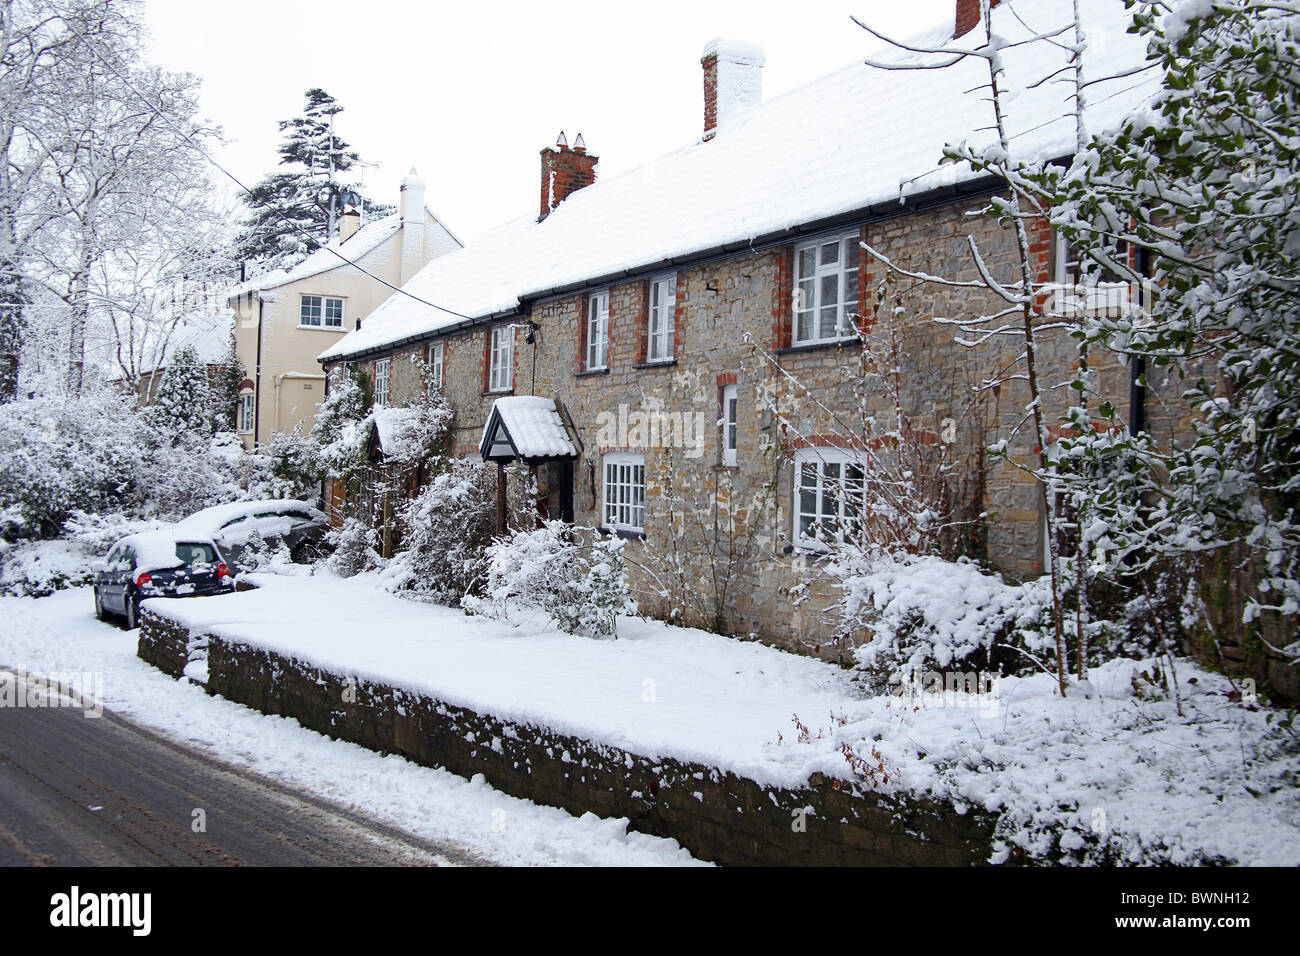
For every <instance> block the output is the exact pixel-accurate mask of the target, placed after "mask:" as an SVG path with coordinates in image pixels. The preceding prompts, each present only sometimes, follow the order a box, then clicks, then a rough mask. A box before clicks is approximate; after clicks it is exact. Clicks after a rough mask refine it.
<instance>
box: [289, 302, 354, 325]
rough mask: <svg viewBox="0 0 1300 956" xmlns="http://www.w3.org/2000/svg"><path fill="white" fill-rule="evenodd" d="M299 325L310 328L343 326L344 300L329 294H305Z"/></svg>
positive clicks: (299, 315)
mask: <svg viewBox="0 0 1300 956" xmlns="http://www.w3.org/2000/svg"><path fill="white" fill-rule="evenodd" d="M298 325H299V326H302V327H305V328H310V329H341V328H343V300H342V299H338V298H335V297H334V296H328V295H304V296H303V297H302V304H301V306H300V308H299V312H298Z"/></svg>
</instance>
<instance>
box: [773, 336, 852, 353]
mask: <svg viewBox="0 0 1300 956" xmlns="http://www.w3.org/2000/svg"><path fill="white" fill-rule="evenodd" d="M861 344H862V339H861V338H860V337H859V336H856V335H846V336H845V337H844V338H842V339H830V340H829V341H826V342H805V343H803V344H800V345H790V346H787V347H786V348H783V349H777V350H776V354H777V355H795V354H797V353H799V352H818V351H821V350H822V349H839V348H844V347H846V346H854V345H861Z"/></svg>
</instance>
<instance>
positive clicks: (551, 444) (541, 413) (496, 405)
mask: <svg viewBox="0 0 1300 956" xmlns="http://www.w3.org/2000/svg"><path fill="white" fill-rule="evenodd" d="M478 447H479V454H480V455H482V456H483V460H484V461H495V462H499V463H500V462H507V461H524V462H527V463H528V464H530V465H537V464H541V463H542V462H546V461H557V460H564V459H573V458H577V457H578V449H577V446H576V444H575V443H574V440H573V436H572V435H570V434H569V429H568V428H567V427H566V425H565V423H564V418H563V417H562V416H561V415H560V410H559V408H557V407H556V404H555V402H554V401H553V400H552V399H549V398H540V397H538V396H536V395H509V396H506V397H504V398H498V399H497V400H496V401H495V402H493V404H492V414H491V415H489V416H488V420H487V424H486V425H484V426H483V437H482V439H481V440H480V441H479V446H478Z"/></svg>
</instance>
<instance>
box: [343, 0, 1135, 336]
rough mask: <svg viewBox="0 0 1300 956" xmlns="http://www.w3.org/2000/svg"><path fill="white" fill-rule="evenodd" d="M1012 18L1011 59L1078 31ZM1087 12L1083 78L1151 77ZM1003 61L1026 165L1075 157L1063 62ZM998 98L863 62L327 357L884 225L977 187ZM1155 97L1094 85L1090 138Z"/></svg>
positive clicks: (494, 243) (1000, 24) (505, 232)
mask: <svg viewBox="0 0 1300 956" xmlns="http://www.w3.org/2000/svg"><path fill="white" fill-rule="evenodd" d="M1012 7H1013V4H1012V3H1010V2H1004V3H1002V4H1000V5H999V6H998V7H997V8H996V9H994V10H993V15H992V16H993V23H994V28H995V30H996V32H997V33H998V34H1000V35H1001V36H1002V37H1003V38H1004V40H1005V41H1006V42H1008V43H1012V42H1014V41H1016V40H1018V39H1024V38H1026V37H1028V36H1030V35H1031V34H1029V32H1028V28H1032V29H1033V30H1035V31H1039V32H1048V31H1050V30H1052V29H1057V28H1060V27H1062V26H1063V25H1065V23H1066V22H1068V18H1069V15H1070V5H1069V4H1065V3H1062V2H1061V0H1015V3H1014V9H1013V8H1012ZM1080 8H1081V14H1082V17H1083V21H1084V24H1085V27H1086V29H1087V34H1088V38H1089V47H1088V58H1087V61H1086V62H1087V69H1088V71H1089V76H1090V77H1093V78H1100V77H1104V76H1114V75H1116V74H1119V73H1122V72H1125V71H1129V70H1131V69H1132V68H1133V67H1135V66H1137V65H1140V64H1141V63H1142V62H1143V61H1144V59H1145V53H1146V46H1145V41H1144V40H1143V39H1142V38H1140V37H1136V36H1133V35H1129V34H1127V33H1126V28H1127V26H1128V18H1127V14H1126V12H1125V10H1124V6H1123V4H1122V3H1120V2H1119V0H1080ZM1022 21H1023V22H1022ZM1025 24H1028V28H1027V27H1026V26H1025ZM952 26H953V24H952V20H951V19H947V20H946V21H945V22H944V23H942V24H940V25H937V26H935V27H934V28H932V29H930V30H929V31H927V32H926V33H925V34H922V35H921V36H920V37H918V38H914V40H913V41H912V43H911V45H913V46H922V45H925V44H929V45H932V46H937V45H943V44H944V43H946V42H949V39H950V37H951V33H952ZM864 36H865V34H864ZM983 39H984V33H983V29H982V28H977V29H976V30H973V31H971V32H970V33H968V34H967V35H966V36H964V37H962V38H961V39H960V40H957V41H953V42H954V43H955V44H957V45H966V46H967V48H974V47H976V46H979V45H981V44H982V43H983ZM1063 39H1071V37H1063ZM1000 55H1001V57H1002V59H1003V61H1004V63H1005V66H1006V77H1005V86H1006V88H1007V90H1008V91H1009V92H1008V95H1007V96H1006V97H1005V98H1004V99H1005V102H1004V107H1005V111H1006V113H1007V120H1008V124H1009V127H1010V130H1011V134H1012V147H1013V148H1014V149H1015V151H1016V152H1017V154H1018V155H1020V156H1022V157H1025V158H1029V159H1050V158H1056V157H1059V156H1064V155H1068V154H1069V153H1071V152H1073V149H1074V142H1075V129H1074V123H1073V120H1072V118H1071V117H1072V96H1073V88H1072V86H1071V85H1069V84H1068V83H1067V82H1066V77H1065V76H1064V74H1062V75H1061V76H1058V77H1056V78H1055V79H1053V80H1050V81H1048V82H1039V81H1041V80H1043V79H1044V78H1045V77H1048V76H1051V75H1053V74H1057V73H1060V72H1061V71H1062V68H1063V67H1064V65H1065V62H1066V61H1065V57H1066V53H1065V52H1064V51H1063V50H1062V49H1061V47H1060V45H1059V44H1054V43H1051V42H1037V43H1032V44H1025V45H1023V46H1011V47H1005V46H1004V48H1003V49H1002V51H1001V54H1000ZM872 58H873V59H876V60H880V61H884V60H887V61H890V62H895V63H902V62H916V63H924V62H935V61H936V60H937V59H938V58H937V57H935V56H934V55H932V54H919V53H904V52H900V51H897V50H893V49H886V50H883V51H882V50H874V51H872ZM987 83H988V72H987V67H986V65H985V61H984V60H983V59H980V58H976V57H968V58H966V59H965V60H964V61H963V62H961V63H960V64H958V65H956V66H953V67H950V68H947V69H930V70H883V69H877V68H874V67H869V66H866V65H864V64H863V63H861V62H856V63H854V64H852V65H850V66H848V67H845V68H844V69H841V70H839V71H837V72H835V73H832V74H830V75H829V76H826V77H823V78H822V79H819V80H816V81H814V82H812V83H809V84H807V85H805V86H803V87H801V88H799V89H796V90H793V91H791V92H788V93H785V94H783V95H781V96H777V97H774V98H772V99H770V100H767V101H765V102H761V103H759V104H757V105H755V106H752V107H749V108H747V109H743V110H741V111H740V112H739V113H737V114H736V115H735V116H734V117H732V118H731V119H730V121H729V122H727V123H725V124H723V125H722V126H721V127H720V128H719V129H718V130H717V135H716V136H715V137H714V138H713V139H711V140H709V141H707V142H697V143H694V144H691V145H689V146H685V147H683V148H681V149H678V150H675V151H673V152H671V153H668V154H666V155H664V156H661V157H659V158H658V159H655V160H653V161H652V162H650V163H647V164H646V165H644V166H642V167H640V168H638V169H634V170H632V171H630V172H627V173H624V174H622V175H619V176H614V177H611V178H609V179H604V180H598V181H597V182H596V183H594V184H593V185H591V186H588V187H586V188H584V189H579V190H577V191H576V192H575V193H573V194H572V195H570V196H569V197H568V198H567V199H566V200H565V201H564V202H562V203H560V205H559V206H558V207H556V209H555V210H554V211H553V212H551V214H550V215H548V216H547V217H546V218H545V219H544V220H543V221H541V222H536V221H535V220H534V219H533V218H532V217H525V218H521V219H518V220H516V221H514V222H510V223H507V224H505V225H503V226H500V227H498V228H497V229H495V230H493V231H491V232H489V233H487V234H486V235H484V236H483V237H482V238H481V239H479V240H478V241H476V242H473V243H471V244H470V245H469V246H467V247H466V248H464V249H461V250H459V251H456V252H453V253H451V254H449V255H446V256H442V257H439V258H438V259H435V260H433V261H432V262H430V263H429V264H428V265H427V266H425V267H424V268H423V269H422V270H421V271H420V272H419V273H417V274H416V275H415V276H414V277H413V278H412V279H411V280H410V281H409V282H408V283H407V284H406V285H405V286H404V287H403V289H404V291H405V292H407V293H409V294H410V295H403V294H400V293H398V294H394V295H393V296H391V297H389V298H388V299H387V300H386V301H385V302H384V303H383V304H382V305H380V307H379V308H378V309H376V310H375V311H374V312H372V313H371V314H370V315H369V316H368V317H367V318H366V319H365V321H364V322H363V323H362V326H361V328H360V329H356V330H353V331H351V332H349V333H348V334H347V335H345V336H344V337H343V338H341V339H340V340H339V341H338V342H336V343H335V344H334V345H332V346H331V347H330V348H328V349H327V350H326V351H324V352H322V353H321V355H320V356H319V357H320V359H321V360H322V361H324V360H329V359H336V358H343V357H348V356H354V355H358V354H363V353H366V352H369V351H375V350H380V349H383V348H385V347H388V346H391V345H393V344H395V343H397V342H401V341H404V340H407V339H411V338H415V337H419V336H422V335H427V334H429V333H432V332H436V331H439V330H445V329H448V328H451V327H452V326H455V325H458V324H461V323H463V322H464V321H465V317H470V318H472V319H481V318H485V317H488V316H492V315H501V314H509V313H511V312H513V311H515V310H517V309H518V308H519V305H520V301H521V300H523V299H528V298H536V297H542V296H545V295H547V294H552V293H556V292H558V291H560V290H567V289H571V288H576V287H580V286H582V285H583V284H588V285H595V284H596V283H597V282H600V283H604V282H609V281H617V280H618V279H619V278H620V277H623V276H631V275H636V274H638V273H641V274H644V273H645V272H646V271H649V270H651V269H656V268H663V267H667V266H669V265H670V264H671V263H675V262H681V261H687V260H689V259H691V258H692V257H694V256H698V255H701V254H705V253H713V252H721V251H730V250H741V249H744V248H746V247H748V246H749V245H750V244H752V243H757V242H771V241H777V240H778V239H780V238H781V237H783V236H785V237H790V236H794V235H796V234H797V233H798V232H799V231H801V230H804V229H806V228H807V227H809V226H810V225H813V224H817V223H824V222H827V221H830V220H833V219H834V218H836V217H839V216H849V215H855V214H858V213H866V212H867V211H868V210H873V207H874V210H875V211H881V212H883V211H885V210H887V209H893V208H897V205H898V203H899V202H900V200H902V199H905V198H908V197H916V196H920V195H922V194H925V193H929V192H932V191H934V190H936V189H941V188H943V187H950V186H954V185H957V184H960V183H962V182H969V181H972V180H974V179H976V178H977V174H976V173H974V172H973V171H972V170H970V169H969V168H967V167H965V166H964V165H957V164H941V159H942V155H943V147H944V145H945V144H948V143H957V142H961V141H962V140H968V141H970V142H971V143H972V144H984V143H988V142H990V140H991V137H992V136H993V133H992V132H991V131H990V130H989V129H988V127H989V126H990V125H991V123H992V106H991V104H990V103H989V102H988V94H987V90H986V86H987ZM1035 83H1037V84H1038V85H1037V86H1034V85H1033V84H1035ZM1157 85H1158V77H1157V76H1155V75H1154V71H1152V70H1147V71H1143V72H1142V73H1140V74H1137V75H1131V76H1127V77H1122V78H1118V79H1112V80H1108V81H1106V82H1100V83H1095V84H1094V85H1092V86H1090V87H1089V102H1088V110H1087V122H1088V128H1089V129H1092V130H1097V129H1101V128H1105V127H1108V126H1113V125H1115V124H1116V123H1118V121H1119V120H1120V119H1121V118H1122V117H1123V116H1124V115H1126V114H1127V113H1129V112H1131V111H1133V110H1134V109H1137V108H1140V107H1141V106H1142V105H1143V104H1144V103H1146V102H1148V101H1149V99H1150V97H1151V95H1152V93H1154V92H1155V90H1156V88H1157ZM412 296H414V297H415V298H412ZM417 300H423V301H417ZM425 303H432V304H433V305H434V306H439V307H441V309H440V308H434V307H431V306H430V305H427V304H425ZM444 309H445V310H450V311H443V310H444ZM452 313H460V314H459V315H456V314H452Z"/></svg>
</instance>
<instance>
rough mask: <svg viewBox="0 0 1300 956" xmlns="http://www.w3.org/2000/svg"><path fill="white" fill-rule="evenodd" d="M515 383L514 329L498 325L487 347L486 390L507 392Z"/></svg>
mask: <svg viewBox="0 0 1300 956" xmlns="http://www.w3.org/2000/svg"><path fill="white" fill-rule="evenodd" d="M514 384H515V330H514V329H513V328H512V327H511V326H509V325H499V326H497V327H496V328H495V329H493V330H492V342H491V345H490V346H489V347H488V391H489V392H508V391H510V389H512V388H514Z"/></svg>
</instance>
